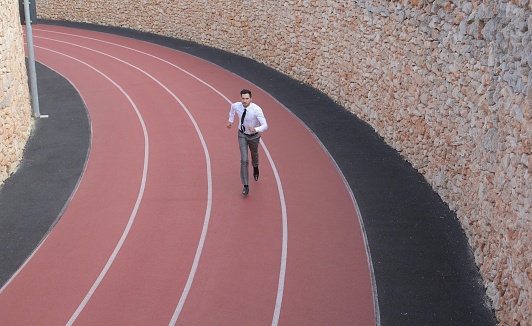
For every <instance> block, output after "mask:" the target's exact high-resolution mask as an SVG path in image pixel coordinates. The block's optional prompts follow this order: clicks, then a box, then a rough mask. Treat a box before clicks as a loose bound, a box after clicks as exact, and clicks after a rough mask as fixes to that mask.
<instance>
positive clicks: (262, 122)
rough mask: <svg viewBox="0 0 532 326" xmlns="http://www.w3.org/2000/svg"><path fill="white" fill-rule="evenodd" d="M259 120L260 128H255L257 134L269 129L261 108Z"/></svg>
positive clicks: (258, 113)
mask: <svg viewBox="0 0 532 326" xmlns="http://www.w3.org/2000/svg"><path fill="white" fill-rule="evenodd" d="M256 114H257V116H256V117H257V120H259V123H260V126H259V127H257V128H255V131H257V132H263V131H266V130H267V129H268V123H267V122H266V117H265V116H264V113H263V112H262V109H261V108H260V107H257V112H256Z"/></svg>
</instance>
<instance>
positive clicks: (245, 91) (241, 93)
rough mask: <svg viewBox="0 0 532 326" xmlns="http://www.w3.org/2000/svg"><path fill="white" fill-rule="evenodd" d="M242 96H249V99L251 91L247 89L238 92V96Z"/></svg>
mask: <svg viewBox="0 0 532 326" xmlns="http://www.w3.org/2000/svg"><path fill="white" fill-rule="evenodd" d="M244 94H249V97H251V91H250V90H249V89H245V88H244V89H243V90H241V91H240V96H242V95H244Z"/></svg>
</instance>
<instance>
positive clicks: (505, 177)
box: [37, 0, 532, 325]
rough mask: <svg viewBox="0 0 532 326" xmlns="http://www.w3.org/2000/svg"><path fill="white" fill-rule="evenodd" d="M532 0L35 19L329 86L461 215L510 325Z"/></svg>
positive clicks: (188, 0)
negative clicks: (181, 42) (158, 42)
mask: <svg viewBox="0 0 532 326" xmlns="http://www.w3.org/2000/svg"><path fill="white" fill-rule="evenodd" d="M531 10H532V2H531V1H530V0H516V1H513V2H497V1H493V0H484V1H479V0H471V1H468V0H451V1H447V0H401V1H394V2H391V1H386V0H373V1H372V0H367V1H366V0H358V1H342V0H264V1H249V0H244V1H234V0H219V1H213V0H199V1H198V0H194V1H192V0H180V1H166V0H138V1H127V0H113V1H100V0H84V1H81V0H39V1H38V3H37V13H38V17H39V18H44V19H54V20H70V21H77V22H88V23H94V24H100V25H111V26H120V27H125V28H132V29H137V30H140V31H146V32H151V33H157V34H162V35H166V36H170V37H176V38H181V39H186V40H192V41H195V42H198V43H202V44H206V45H209V46H213V47H217V48H220V49H224V50H227V51H230V52H234V53H237V54H240V55H244V56H247V57H250V58H253V59H255V60H257V61H260V62H262V63H265V64H266V65H268V66H271V67H273V68H275V69H277V70H279V71H281V72H283V73H285V74H287V75H290V76H292V77H294V78H296V79H298V80H300V81H302V82H305V83H308V84H310V85H312V86H314V87H315V88H317V89H320V90H322V91H323V92H325V93H326V94H328V95H329V96H330V97H331V98H333V99H334V100H336V101H337V102H339V103H340V104H342V105H343V106H344V107H345V108H347V109H348V110H350V111H352V112H353V113H354V114H356V115H357V116H359V117H360V118H362V119H364V120H366V121H367V122H369V123H370V124H371V125H372V126H373V127H374V128H375V129H376V130H377V132H378V133H379V134H380V135H382V137H384V139H385V140H386V141H387V142H388V143H389V144H390V145H391V146H393V147H394V148H396V149H397V150H398V151H399V152H401V154H402V155H403V156H404V157H405V158H406V159H407V160H408V161H410V162H411V163H412V164H413V166H414V167H416V168H417V169H418V170H419V171H421V172H422V173H423V174H424V175H425V177H426V179H427V180H428V181H429V182H430V183H431V184H432V186H433V187H434V189H436V191H437V192H438V193H439V194H440V196H441V197H442V198H443V199H444V200H445V201H446V202H447V203H448V204H449V206H450V207H451V208H452V209H453V210H455V211H456V213H457V215H458V218H459V219H460V221H461V223H462V225H463V227H464V229H465V231H466V233H467V235H468V237H469V240H470V244H471V246H472V248H473V250H474V252H475V258H476V262H477V264H478V266H479V268H480V271H481V274H482V276H483V278H484V281H485V286H486V289H487V293H488V295H489V297H490V298H491V299H492V301H493V306H494V308H495V310H496V312H497V317H498V319H499V320H500V321H501V324H502V325H531V324H532V316H531V312H532V267H531V264H532V249H531V248H532V240H531V239H532V217H531V214H530V213H531V209H530V205H531V203H532V190H531V186H530V185H531V184H532V182H531V173H532V155H531V154H532V150H531V142H532V106H531V103H532V74H531V73H530V70H531V68H532V40H531V39H532V15H531Z"/></svg>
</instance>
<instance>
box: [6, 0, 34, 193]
mask: <svg viewBox="0 0 532 326" xmlns="http://www.w3.org/2000/svg"><path fill="white" fill-rule="evenodd" d="M32 126H33V119H32V118H31V106H30V96H29V89H28V76H27V73H26V64H25V61H24V39H23V34H22V26H21V25H20V16H19V3H18V1H17V0H0V186H1V185H2V184H3V183H4V181H5V180H6V179H7V178H8V177H9V175H10V174H11V173H13V172H14V171H16V169H17V167H18V165H19V162H20V160H21V158H22V153H23V150H24V146H25V145H26V141H27V139H28V137H29V135H30V133H31V129H32Z"/></svg>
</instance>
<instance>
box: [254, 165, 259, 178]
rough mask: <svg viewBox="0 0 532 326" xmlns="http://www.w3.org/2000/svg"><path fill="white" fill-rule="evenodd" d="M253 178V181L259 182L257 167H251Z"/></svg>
mask: <svg viewBox="0 0 532 326" xmlns="http://www.w3.org/2000/svg"><path fill="white" fill-rule="evenodd" d="M253 178H255V181H258V180H259V167H258V166H256V167H255V166H254V167H253Z"/></svg>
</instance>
